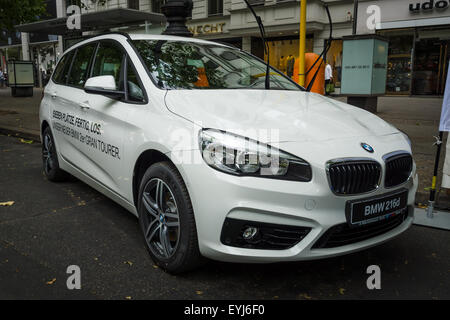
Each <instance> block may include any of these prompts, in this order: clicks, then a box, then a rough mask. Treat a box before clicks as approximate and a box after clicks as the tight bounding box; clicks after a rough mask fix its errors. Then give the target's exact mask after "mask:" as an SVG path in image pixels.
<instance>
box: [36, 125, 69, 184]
mask: <svg viewBox="0 0 450 320" xmlns="http://www.w3.org/2000/svg"><path fill="white" fill-rule="evenodd" d="M42 140H43V141H42V164H43V166H44V174H45V176H46V177H47V179H48V180H50V181H53V182H60V181H65V180H67V177H68V174H67V172H65V171H63V170H62V169H60V167H59V162H58V154H57V152H56V146H55V141H54V140H53V135H52V131H51V130H50V127H47V128H45V130H44V133H43V134H42Z"/></svg>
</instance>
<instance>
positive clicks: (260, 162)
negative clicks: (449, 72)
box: [40, 33, 417, 273]
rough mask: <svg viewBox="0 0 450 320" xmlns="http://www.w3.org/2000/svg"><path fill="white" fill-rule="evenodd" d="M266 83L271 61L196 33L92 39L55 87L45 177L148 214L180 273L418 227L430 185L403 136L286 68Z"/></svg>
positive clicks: (47, 111)
mask: <svg viewBox="0 0 450 320" xmlns="http://www.w3.org/2000/svg"><path fill="white" fill-rule="evenodd" d="M265 73H266V66H265V64H264V62H262V61H261V60H259V59H258V58H256V57H254V56H252V55H250V54H248V53H245V52H243V51H241V50H239V49H236V48H233V47H229V46H226V45H223V44H217V43H213V42H208V41H203V40H198V39H191V38H181V37H171V36H158V35H127V34H119V33H117V34H115V33H113V34H107V35H101V36H97V37H93V38H90V39H88V40H85V41H83V42H80V43H78V44H76V45H74V46H73V47H72V48H70V49H69V50H68V51H67V52H66V53H65V54H64V55H63V57H62V58H61V60H60V62H59V64H58V66H57V67H56V69H55V72H54V74H53V75H52V78H51V80H50V82H49V84H48V85H47V86H46V88H45V93H44V97H43V100H42V103H41V108H40V121H41V128H42V141H43V147H42V149H43V165H44V172H45V174H46V176H47V177H48V179H49V180H51V181H59V180H62V179H64V178H65V177H66V176H67V174H68V173H69V174H72V175H74V176H76V177H78V178H79V179H81V180H82V181H84V182H86V183H87V184H89V185H91V186H92V187H94V188H96V189H97V190H99V191H100V192H102V193H103V194H105V195H107V196H108V197H110V198H111V199H113V200H114V201H116V202H117V203H119V204H121V205H122V206H123V207H125V208H126V209H127V210H129V211H130V212H131V213H133V214H135V215H136V216H137V217H138V218H139V221H140V225H141V227H142V234H143V238H144V240H145V244H146V246H147V248H148V251H149V253H150V255H151V257H152V258H153V260H154V261H155V262H156V263H157V264H158V265H159V266H161V267H162V268H164V269H165V270H167V271H168V272H172V273H179V272H183V271H186V270H188V269H191V268H194V267H195V266H197V265H198V264H199V263H200V262H201V261H202V257H207V258H211V259H215V260H220V261H230V262H277V261H298V260H308V259H317V258H325V257H331V256H336V255H340V254H345V253H349V252H353V251H356V250H361V249H364V248H368V247H371V246H373V245H376V244H379V243H381V242H384V241H386V240H388V239H391V238H393V237H395V236H397V235H398V234H400V233H402V232H403V231H405V230H406V229H408V228H409V227H410V226H411V224H412V220H413V206H414V196H415V192H416V189H417V175H416V173H415V171H416V169H415V164H414V161H413V158H412V152H411V145H410V142H409V139H408V138H407V137H406V135H405V134H403V133H401V132H400V131H398V130H397V129H396V128H394V127H393V126H391V125H389V124H388V123H386V122H384V121H383V120H381V119H380V118H378V117H377V116H375V115H373V114H371V113H369V112H366V111H364V110H362V109H359V108H356V107H353V106H350V105H347V104H345V103H342V102H339V101H336V100H331V99H328V98H326V97H323V96H321V95H318V94H315V93H310V92H306V91H305V90H304V89H303V88H302V87H300V86H298V85H297V84H296V83H294V82H293V81H291V80H290V79H289V78H287V77H285V76H284V75H283V74H282V73H280V72H278V71H277V70H275V69H272V71H271V73H270V89H266V87H265V77H266V75H265ZM368 208H369V209H368ZM369 211H370V214H368V212H369Z"/></svg>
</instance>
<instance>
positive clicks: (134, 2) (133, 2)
mask: <svg viewBox="0 0 450 320" xmlns="http://www.w3.org/2000/svg"><path fill="white" fill-rule="evenodd" d="M128 8H129V9H134V10H139V0H128Z"/></svg>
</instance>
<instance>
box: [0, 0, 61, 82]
mask: <svg viewBox="0 0 450 320" xmlns="http://www.w3.org/2000/svg"><path fill="white" fill-rule="evenodd" d="M45 2H46V6H47V13H46V16H45V19H49V18H55V17H56V16H57V13H56V2H55V0H46V1H45ZM0 32H2V36H1V37H0V68H1V70H3V71H7V70H6V69H7V68H6V65H7V61H8V60H32V61H34V63H35V67H36V72H35V75H36V79H35V82H36V85H42V83H41V81H42V73H44V74H45V75H44V76H43V78H44V81H45V79H46V78H47V73H50V72H52V70H53V68H54V67H55V64H56V62H57V61H56V60H57V46H58V38H57V36H54V35H46V34H37V33H36V34H35V33H21V32H7V31H4V30H3V31H0ZM39 74H41V77H39V76H38V75H39Z"/></svg>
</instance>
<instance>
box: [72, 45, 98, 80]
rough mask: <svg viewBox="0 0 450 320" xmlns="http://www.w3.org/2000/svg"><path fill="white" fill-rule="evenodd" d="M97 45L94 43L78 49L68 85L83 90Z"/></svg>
mask: <svg viewBox="0 0 450 320" xmlns="http://www.w3.org/2000/svg"><path fill="white" fill-rule="evenodd" d="M96 46H97V44H96V43H92V44H88V45H86V46H83V47H81V48H78V49H77V53H76V55H75V58H74V60H73V63H72V69H71V71H70V76H69V82H68V84H70V85H72V86H75V87H78V88H83V86H84V83H85V82H86V79H87V73H88V71H89V70H88V68H89V64H90V62H91V58H92V54H93V53H94V51H95V48H96Z"/></svg>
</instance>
